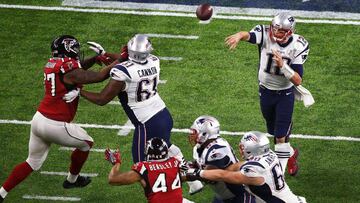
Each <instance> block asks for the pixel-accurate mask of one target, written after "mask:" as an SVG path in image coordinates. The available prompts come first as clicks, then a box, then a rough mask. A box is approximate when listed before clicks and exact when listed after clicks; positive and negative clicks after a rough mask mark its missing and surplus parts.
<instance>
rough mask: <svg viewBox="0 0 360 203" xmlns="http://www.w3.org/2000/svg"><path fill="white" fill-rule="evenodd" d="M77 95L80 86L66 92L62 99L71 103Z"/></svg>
mask: <svg viewBox="0 0 360 203" xmlns="http://www.w3.org/2000/svg"><path fill="white" fill-rule="evenodd" d="M79 95H80V88H76V89H74V90H71V91H70V92H68V93H66V94H65V95H64V96H63V98H62V99H63V100H65V102H66V103H71V102H72V101H74V100H75V99H76V98H77V97H78V96H79Z"/></svg>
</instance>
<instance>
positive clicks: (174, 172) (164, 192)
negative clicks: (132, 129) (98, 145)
mask: <svg viewBox="0 0 360 203" xmlns="http://www.w3.org/2000/svg"><path fill="white" fill-rule="evenodd" d="M105 157H106V159H107V160H108V161H110V162H111V163H112V164H113V165H114V166H113V167H112V169H111V171H110V173H109V184H111V185H129V184H133V183H136V182H140V184H141V186H142V187H143V188H144V192H145V196H146V198H147V200H148V202H149V203H159V202H174V203H182V202H190V201H187V200H186V199H185V198H183V196H182V188H181V186H182V184H181V179H182V178H181V174H180V173H181V171H180V166H181V160H178V159H177V158H175V157H169V153H168V146H167V144H166V142H165V141H164V140H163V139H160V138H157V137H154V138H151V139H150V140H148V141H147V143H146V148H145V161H140V162H137V163H135V164H134V165H133V166H132V170H131V171H127V172H120V167H121V156H120V152H119V151H116V152H111V151H110V150H109V149H107V150H106V151H105Z"/></svg>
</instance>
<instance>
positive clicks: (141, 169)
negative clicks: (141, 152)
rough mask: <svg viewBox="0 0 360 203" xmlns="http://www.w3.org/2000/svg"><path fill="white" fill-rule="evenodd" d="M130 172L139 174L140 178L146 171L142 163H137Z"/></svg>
mask: <svg viewBox="0 0 360 203" xmlns="http://www.w3.org/2000/svg"><path fill="white" fill-rule="evenodd" d="M131 170H133V171H135V172H137V173H139V174H140V175H141V176H142V175H143V174H144V173H145V171H146V167H145V165H144V163H143V162H138V163H136V164H134V165H133V166H132V167H131Z"/></svg>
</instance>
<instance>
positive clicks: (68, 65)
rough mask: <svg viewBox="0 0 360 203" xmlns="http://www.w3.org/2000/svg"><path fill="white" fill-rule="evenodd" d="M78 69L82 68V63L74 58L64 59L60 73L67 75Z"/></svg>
mask: <svg viewBox="0 0 360 203" xmlns="http://www.w3.org/2000/svg"><path fill="white" fill-rule="evenodd" d="M78 68H81V65H80V61H78V60H75V59H72V58H64V59H63V62H62V66H61V68H60V71H61V72H62V73H67V72H70V71H72V70H75V69H78Z"/></svg>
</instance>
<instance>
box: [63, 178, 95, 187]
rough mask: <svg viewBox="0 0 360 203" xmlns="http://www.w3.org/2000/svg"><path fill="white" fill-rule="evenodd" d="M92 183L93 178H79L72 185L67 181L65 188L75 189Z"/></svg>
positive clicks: (64, 184)
mask: <svg viewBox="0 0 360 203" xmlns="http://www.w3.org/2000/svg"><path fill="white" fill-rule="evenodd" d="M90 182H91V178H90V177H87V176H78V178H77V179H76V181H75V182H74V183H70V182H69V181H68V180H65V181H64V183H63V187H64V188H65V189H70V188H75V187H85V186H87V185H88V184H89V183H90Z"/></svg>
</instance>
